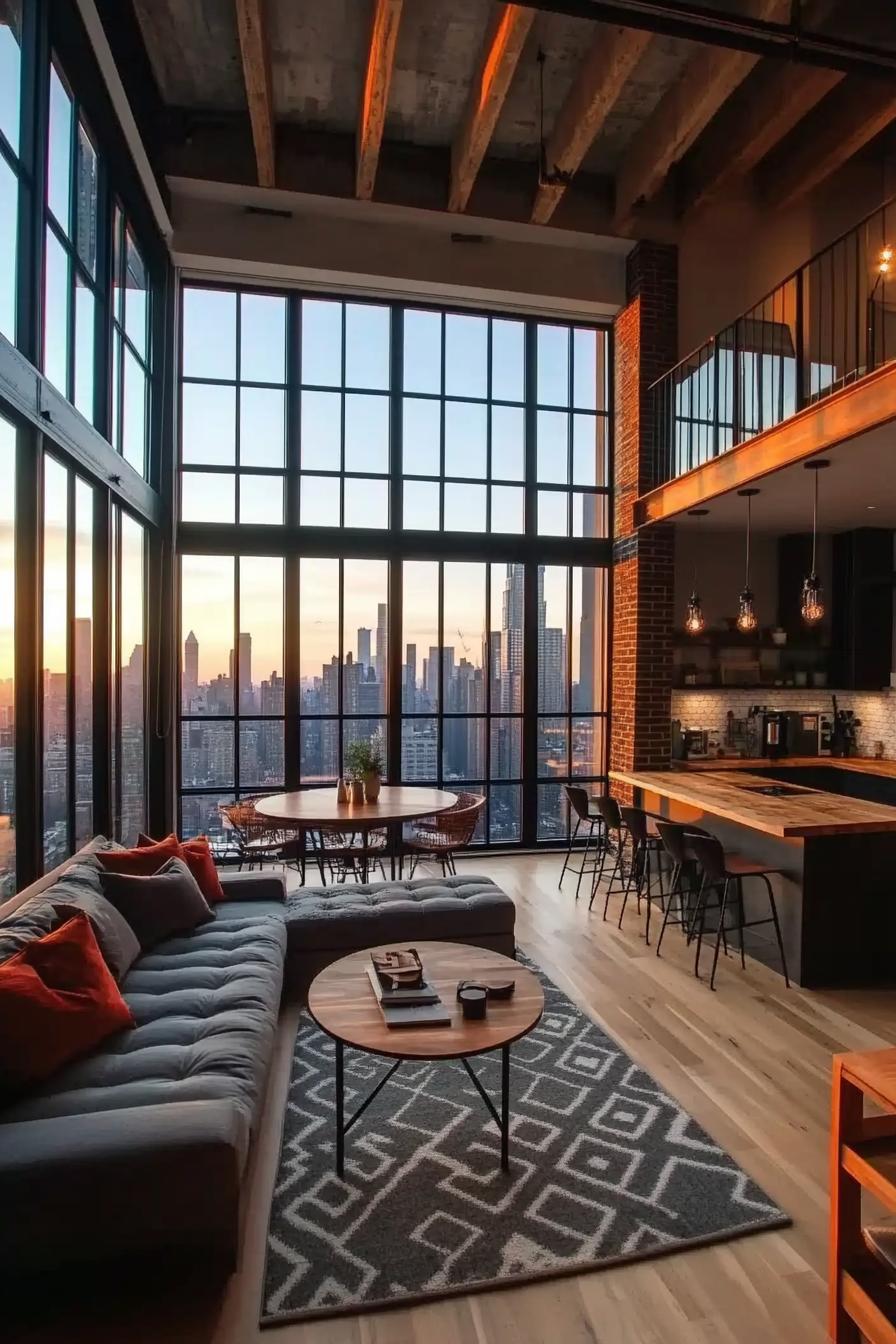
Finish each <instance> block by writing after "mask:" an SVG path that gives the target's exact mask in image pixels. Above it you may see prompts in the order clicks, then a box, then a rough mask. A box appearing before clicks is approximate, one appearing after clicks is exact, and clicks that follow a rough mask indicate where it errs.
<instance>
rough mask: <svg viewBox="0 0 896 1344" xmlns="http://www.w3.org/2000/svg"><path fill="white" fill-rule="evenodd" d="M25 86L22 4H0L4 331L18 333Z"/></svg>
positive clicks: (0, 325)
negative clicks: (17, 284)
mask: <svg viewBox="0 0 896 1344" xmlns="http://www.w3.org/2000/svg"><path fill="white" fill-rule="evenodd" d="M21 88H22V7H21V4H20V3H19V0H7V3H4V4H3V5H2V6H0V335H2V336H5V337H6V339H7V340H8V341H14V340H15V337H16V280H17V274H18V210H19V178H20V176H21V172H22V163H21V159H20V156H19V140H20V133H21Z"/></svg>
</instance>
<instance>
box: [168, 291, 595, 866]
mask: <svg viewBox="0 0 896 1344" xmlns="http://www.w3.org/2000/svg"><path fill="white" fill-rule="evenodd" d="M187 286H197V287H199V288H204V289H211V290H224V291H226V292H235V291H240V292H249V293H256V294H275V295H279V296H284V295H285V296H286V298H287V308H288V312H287V324H286V327H287V364H286V368H287V436H286V457H285V465H284V469H283V475H284V477H285V500H286V506H285V509H284V523H283V524H282V525H281V524H239V523H213V522H190V521H189V520H181V521H180V523H179V525H178V551H179V553H180V554H181V555H189V554H196V555H200V554H204V555H209V556H211V555H216V556H227V557H239V556H242V555H268V556H271V557H278V558H281V557H282V558H283V560H284V561H285V575H284V608H285V624H284V668H283V675H284V683H285V715H284V748H285V759H284V774H285V779H284V787H285V788H286V789H290V788H297V787H299V786H300V784H301V782H302V781H301V778H300V773H299V723H300V718H301V717H302V716H301V715H300V696H299V686H300V679H301V678H300V672H299V660H298V645H299V640H300V637H301V632H300V629H299V616H298V610H299V608H298V602H299V591H300V581H299V566H300V563H301V560H302V559H303V558H307V557H312V556H315V557H320V558H332V559H339V560H346V559H349V558H358V559H370V560H378V559H384V560H388V561H389V562H390V565H389V571H388V573H389V578H388V603H389V635H388V642H389V667H388V692H387V701H386V703H387V709H386V713H385V718H386V720H387V733H388V762H387V773H388V776H389V778H390V779H391V780H393V781H395V782H398V781H399V780H400V779H401V729H402V722H403V718H404V717H405V716H404V714H403V710H402V703H401V663H402V658H403V648H402V643H401V641H402V574H401V571H402V564H401V562H402V561H404V560H413V559H435V560H470V561H481V562H485V563H487V564H488V565H489V566H491V565H493V564H495V563H500V564H504V563H507V562H517V563H522V564H523V565H524V570H525V598H524V601H525V610H526V624H525V629H526V634H525V659H526V665H527V666H528V667H530V668H534V667H535V666H536V661H537V618H536V609H537V595H536V588H537V571H538V566H539V564H567V565H571V566H578V565H581V566H585V567H594V568H598V569H603V570H606V571H607V584H606V623H607V630H606V642H605V648H606V664H605V666H604V667H603V668H602V669H600V677H601V682H602V688H601V689H602V696H601V703H602V705H603V706H604V709H603V711H601V712H599V713H596V714H595V718H596V719H598V718H599V719H600V720H601V726H602V730H603V746H604V750H605V751H606V750H607V748H608V743H609V728H608V724H609V680H610V671H611V668H610V663H611V656H610V632H611V628H612V610H611V602H612V596H611V588H612V585H611V584H610V582H609V571H610V567H611V565H612V540H611V538H612V527H613V517H612V515H613V500H612V491H611V487H610V485H609V484H607V485H601V486H596V487H594V489H593V493H594V494H595V495H600V496H602V497H604V498H605V499H606V514H605V516H606V535H605V536H602V537H599V538H588V537H581V536H573V535H568V536H555V535H549V536H538V534H537V532H536V504H537V491H538V489H539V488H549V487H546V486H545V485H544V484H541V485H539V482H538V481H537V480H536V479H535V430H534V415H535V410H536V402H535V398H534V388H535V378H536V364H535V330H536V328H537V326H538V325H548V324H551V325H558V326H561V327H564V328H566V329H568V330H570V331H572V330H573V329H575V328H578V327H582V328H586V329H594V330H596V331H597V332H598V333H599V334H601V335H602V337H603V339H604V346H603V352H604V357H605V379H606V381H605V397H606V404H605V407H604V408H603V409H601V408H600V406H598V408H597V409H596V410H595V412H594V415H595V417H596V416H597V415H602V416H603V417H604V422H605V427H606V433H605V443H606V473H607V474H606V480H607V482H610V481H612V470H613V415H612V406H613V358H612V355H613V330H612V325H611V323H609V322H606V321H585V320H584V319H583V318H581V317H578V316H577V317H574V318H571V319H567V320H565V321H564V320H562V319H560V318H556V317H553V316H552V317H547V318H546V317H543V316H541V315H537V314H526V313H518V312H513V311H502V310H491V309H487V310H483V309H478V308H473V307H465V306H463V305H451V304H438V305H435V304H433V303H432V302H425V301H422V300H421V301H416V300H411V301H405V300H396V299H394V298H390V297H386V296H380V295H370V294H365V295H354V294H351V293H344V292H339V291H335V290H334V291H332V292H331V291H329V290H328V291H323V290H308V289H298V288H295V287H292V286H289V285H288V284H285V283H284V284H283V285H271V284H269V283H268V284H256V283H253V282H252V281H249V280H246V281H244V282H239V283H237V282H224V281H217V280H212V279H209V278H208V277H206V276H203V275H195V276H192V275H191V276H189V277H185V278H184V280H183V284H182V289H181V296H180V298H179V303H178V327H179V330H180V332H181V333H182V331H183V289H184V288H186V287H187ZM306 298H308V299H314V300H321V299H324V300H331V301H338V302H342V303H359V304H361V303H370V304H372V305H374V306H377V307H382V306H389V307H390V308H391V311H392V319H391V322H390V368H391V373H392V376H391V380H390V387H389V391H388V395H389V397H390V399H391V428H392V433H391V442H390V457H389V468H390V470H389V475H388V478H387V479H388V481H389V506H390V507H389V520H388V522H389V525H388V527H385V528H380V527H366V528H355V527H337V526H314V525H309V524H301V523H300V481H301V476H302V469H301V462H300V442H299V434H300V418H299V417H300V408H301V393H302V391H303V390H305V389H307V388H310V389H311V390H322V391H330V392H332V391H341V392H343V393H344V392H345V391H346V388H345V386H344V380H343V385H341V386H340V387H334V386H331V385H323V384H321V385H318V384H310V383H309V384H306V385H304V388H303V385H302V384H301V374H300V370H301V364H300V356H301V321H300V317H301V310H300V308H299V305H300V304H301V302H302V301H303V300H304V299H306ZM434 308H438V310H439V311H441V312H443V313H445V314H447V313H458V314H462V315H464V316H469V315H471V314H473V315H476V316H485V317H492V318H497V319H512V320H520V321H522V322H524V323H525V325H526V333H527V335H526V341H525V379H526V383H525V387H526V392H527V397H526V402H525V440H524V463H525V476H524V481H523V488H524V491H525V530H524V531H523V532H522V533H520V534H517V533H490V532H444V531H440V532H435V531H427V530H423V529H413V528H407V529H406V528H404V527H403V526H402V522H403V518H402V487H403V480H404V477H403V473H402V470H401V449H402V444H401V438H402V435H401V428H402V426H401V401H402V397H403V395H404V393H403V386H402V380H401V370H402V358H403V348H402V347H403V330H402V323H401V321H400V320H399V314H400V312H401V311H402V310H423V311H433V310H434ZM290 313H292V316H290ZM344 332H345V323H344V321H343V347H344ZM238 353H239V351H238ZM442 358H443V360H444V343H443V347H442ZM344 359H345V355H344V348H343V354H342V361H343V362H342V369H343V371H344V368H345V363H344ZM572 376H573V374H572V369H570V379H572ZM182 381H183V378H182V375H181V371H180V369H178V397H179V395H180V386H181V384H182ZM209 381H213V380H209ZM222 381H233V380H222ZM443 389H444V383H443ZM348 390H349V391H352V390H355V391H361V392H364V393H367V392H370V390H371V389H367V388H363V389H351V388H350V389H348ZM413 395H417V394H413ZM457 399H458V400H462V398H457ZM509 404H516V403H509ZM568 409H569V411H570V426H571V424H572V420H571V416H572V410H573V408H572V406H570V407H569V408H568ZM570 434H571V429H570ZM178 442H179V443H180V430H179V431H178ZM443 447H444V441H443ZM571 451H572V449H571V442H570V445H569V447H568V452H569V453H571ZM343 454H344V445H343V446H342V448H341V451H340V467H341V466H342V465H343V461H344V457H343ZM178 465H179V469H180V470H184V469H186V470H199V471H202V470H216V471H223V472H227V473H232V472H235V470H236V467H235V466H233V467H232V466H230V465H228V466H221V467H217V468H214V467H213V466H212V465H211V464H210V465H209V466H208V467H205V466H203V465H201V464H198V463H197V464H186V468H184V466H183V464H182V452H181V450H180V448H179V451H178ZM269 470H273V469H269ZM276 474H280V473H279V469H278V470H277V473H276ZM312 474H326V473H318V472H317V471H314V472H313V473H312ZM329 474H330V475H333V476H341V475H342V473H341V472H337V471H333V472H331V473H329ZM354 474H356V473H349V475H354ZM357 474H358V475H362V476H363V475H364V473H357ZM377 479H381V477H377ZM513 484H518V482H513ZM554 488H559V489H561V490H566V491H567V494H568V505H567V507H568V510H571V509H572V495H573V494H574V492H575V490H576V489H581V488H583V487H579V486H576V485H574V484H573V480H572V467H571V464H570V479H569V483H568V485H567V486H560V487H554ZM342 508H343V506H342V504H341V505H340V519H342V517H343V513H342ZM177 629H178V631H179V638H180V639H182V638H183V635H184V627H183V625H182V623H181V622H180V621H179V622H178V626H177ZM236 633H237V635H238V633H239V632H238V631H237V632H236ZM339 639H340V649H341V647H342V640H343V631H342V621H341V614H340V625H339ZM236 647H237V645H236V644H234V648H236ZM180 657H182V648H181V650H180ZM341 685H342V676H340V687H341ZM340 694H341V691H340ZM234 717H235V719H237V720H238V718H239V716H238V715H236V716H234ZM306 717H308V716H306ZM349 717H350V716H349ZM357 717H360V718H364V719H368V718H372V717H377V716H372V715H368V714H364V715H359V716H357ZM461 717H463V716H461ZM492 717H493V718H497V717H501V716H500V715H498V714H497V713H496V714H495V715H493V716H492ZM569 717H570V720H571V719H572V718H576V717H579V715H577V714H572V713H571V714H570V716H569ZM537 718H538V713H537V686H536V676H535V675H534V674H530V675H529V676H528V677H527V678H526V679H525V685H524V689H523V710H522V721H523V727H522V736H523V743H522V778H521V781H520V787H521V791H522V825H521V835H520V839H519V841H518V842H514V843H513V844H511V845H509V846H505V845H494V846H492V847H493V848H496V849H500V848H511V849H515V850H518V849H520V848H534V847H538V845H539V841H538V839H537V817H538V787H539V783H540V782H543V781H539V779H538V776H537V743H536V725H537ZM345 719H346V716H345V715H344V714H342V713H341V714H340V727H339V744H340V752H341V750H342V745H343V742H344V727H343V721H344V720H345ZM178 723H179V725H180V718H179V720H178ZM529 725H532V727H531V730H530V728H529ZM568 731H570V732H571V728H569V730H568ZM490 738H491V733H490V731H488V730H487V732H486V739H487V743H488V746H487V750H490ZM180 740H181V739H180V727H179V731H178V773H177V782H176V790H177V795H178V810H179V815H180V811H181V809H180V799H181V798H182V797H183V798H186V797H189V796H194V797H195V796H205V797H207V798H208V799H209V800H212V799H216V798H217V799H223V798H224V797H225V795H226V796H227V797H228V798H230V797H235V798H239V797H241V796H242V797H246V796H254V795H257V794H258V793H259V792H260V790H259V789H258V788H255V787H253V788H242V787H239V788H235V789H233V790H226V789H220V790H219V789H215V788H214V787H211V786H210V787H209V788H206V787H205V786H201V785H200V786H191V787H189V788H187V789H183V788H182V787H181V776H180V757H179V750H180ZM234 750H235V755H236V758H237V760H236V763H235V782H236V783H237V784H239V785H241V781H240V779H239V772H238V755H239V738H238V728H235V746H234ZM486 759H487V758H486ZM607 766H608V762H607V760H606V758H604V760H603V762H602V773H600V774H595V775H593V776H588V775H584V774H583V775H578V776H572V775H570V777H569V778H570V782H573V783H583V784H585V785H591V786H593V787H596V788H603V787H605V785H606V782H607V776H606V769H607ZM441 773H442V761H441V753H440V774H441ZM452 782H453V783H454V784H455V785H456V786H457V787H460V781H452ZM483 782H484V783H485V784H492V785H496V786H500V785H502V784H504V783H513V782H514V781H503V780H493V781H488V780H486V781H483ZM562 782H566V781H562ZM557 843H559V838H554V837H552V838H551V839H550V840H547V841H545V842H544V845H545V846H546V847H551V846H553V845H556V844H557Z"/></svg>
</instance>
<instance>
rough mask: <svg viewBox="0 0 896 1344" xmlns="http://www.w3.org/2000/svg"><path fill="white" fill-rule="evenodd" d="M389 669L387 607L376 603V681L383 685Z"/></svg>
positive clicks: (384, 604) (383, 603)
mask: <svg viewBox="0 0 896 1344" xmlns="http://www.w3.org/2000/svg"><path fill="white" fill-rule="evenodd" d="M388 667H389V605H388V603H387V602H378V603H377V607H376V679H377V681H378V682H379V683H380V685H381V686H383V685H385V682H386V677H387V676H388Z"/></svg>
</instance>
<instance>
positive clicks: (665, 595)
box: [610, 242, 678, 796]
mask: <svg viewBox="0 0 896 1344" xmlns="http://www.w3.org/2000/svg"><path fill="white" fill-rule="evenodd" d="M627 288H628V299H629V302H628V303H627V305H626V307H625V308H624V309H623V310H622V312H621V313H620V314H619V316H618V318H617V319H616V323H615V347H616V351H615V353H616V379H615V385H616V406H615V481H614V484H615V537H614V546H613V562H614V567H613V671H612V678H613V679H612V696H611V716H612V717H611V746H610V768H611V769H615V770H625V769H656V768H659V767H662V766H664V765H666V764H667V763H668V760H669V752H670V746H671V742H670V730H669V724H670V719H671V698H672V630H673V624H674V534H673V529H672V528H671V527H666V526H661V527H653V528H647V529H644V530H643V531H641V532H635V529H634V523H633V512H632V511H633V506H634V502H635V500H636V499H637V498H638V496H639V495H641V494H643V493H644V492H645V491H646V490H649V489H650V487H651V486H652V485H655V484H656V483H657V481H658V480H659V479H660V475H661V473H660V464H659V463H658V462H657V460H656V457H655V449H654V444H655V434H654V418H653V398H652V396H651V395H650V393H649V390H648V389H649V387H650V384H651V383H652V382H653V381H654V380H655V379H656V378H658V377H660V376H661V374H663V373H664V372H665V371H666V370H667V369H668V368H670V367H671V365H672V364H674V363H675V355H676V332H677V325H678V313H677V253H676V249H675V248H674V247H668V246H665V245H660V244H655V243H649V242H644V243H639V244H638V245H637V246H636V247H635V248H634V249H633V251H632V252H631V254H630V255H629V259H628V267H627ZM614 792H616V793H617V794H618V795H619V796H622V795H623V794H624V793H625V792H626V791H625V790H623V789H621V788H619V787H618V786H617V787H616V788H615V789H614Z"/></svg>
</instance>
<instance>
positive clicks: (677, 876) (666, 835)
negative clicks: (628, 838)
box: [656, 821, 712, 956]
mask: <svg viewBox="0 0 896 1344" xmlns="http://www.w3.org/2000/svg"><path fill="white" fill-rule="evenodd" d="M656 828H657V831H658V832H659V836H660V839H661V840H662V842H663V848H664V849H665V851H666V855H667V857H668V858H669V861H670V863H671V865H672V872H671V874H670V877H669V890H668V891H667V892H666V908H665V911H664V912H663V924H662V928H661V929H660V936H659V938H658V939H657V942H656V954H657V956H659V955H660V948H661V947H662V945H663V937H664V935H665V932H666V925H667V924H668V923H669V920H670V916H672V912H673V909H674V907H675V898H676V896H677V897H678V917H677V918H675V917H674V916H673V917H672V921H671V922H672V923H673V924H674V925H675V926H676V927H678V928H680V929H681V930H682V931H683V932H687V931H688V926H689V924H690V923H691V914H690V913H689V911H688V897H689V895H690V894H691V892H690V891H689V890H688V888H687V887H686V886H685V882H684V878H685V873H686V872H687V870H688V867H689V866H692V865H694V864H696V862H697V856H696V854H695V853H694V851H693V849H691V847H690V846H689V844H688V836H689V835H703V836H709V834H710V833H709V831H704V830H701V828H700V827H699V826H688V825H685V824H684V823H682V822H680V821H658V822H657V824H656ZM710 838H712V837H710ZM688 941H690V939H688Z"/></svg>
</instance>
